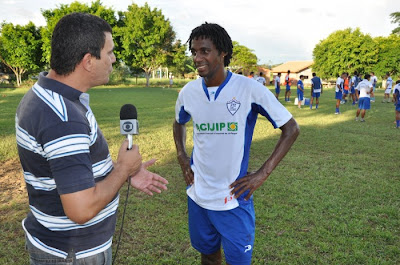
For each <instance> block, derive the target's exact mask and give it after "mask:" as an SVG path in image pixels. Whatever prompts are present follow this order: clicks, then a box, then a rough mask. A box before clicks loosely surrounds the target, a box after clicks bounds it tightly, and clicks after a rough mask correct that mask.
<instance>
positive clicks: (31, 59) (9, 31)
mask: <svg viewBox="0 0 400 265" xmlns="http://www.w3.org/2000/svg"><path fill="white" fill-rule="evenodd" d="M41 45H42V37H41V36H40V29H37V28H36V26H35V25H34V24H33V23H32V22H29V23H28V24H27V25H26V26H20V25H16V26H14V25H13V24H12V23H3V24H2V25H1V36H0V60H1V62H2V63H3V64H4V65H6V66H7V67H8V68H10V69H11V70H12V72H13V73H14V74H15V77H16V79H17V86H20V85H21V82H22V76H23V75H24V74H25V73H27V72H29V71H35V70H38V69H39V68H40V67H41V63H40V58H41V50H40V47H41Z"/></svg>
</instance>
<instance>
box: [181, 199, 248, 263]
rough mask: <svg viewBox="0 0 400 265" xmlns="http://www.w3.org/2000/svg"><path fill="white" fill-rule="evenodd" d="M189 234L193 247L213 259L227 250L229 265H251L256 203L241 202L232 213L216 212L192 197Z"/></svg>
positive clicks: (190, 201)
mask: <svg viewBox="0 0 400 265" xmlns="http://www.w3.org/2000/svg"><path fill="white" fill-rule="evenodd" d="M188 213H189V233H190V241H191V243H192V246H193V247H194V248H195V249H196V250H197V251H199V252H200V253H202V254H205V255H209V254H212V253H215V252H216V251H218V250H219V249H220V248H221V243H222V246H223V248H224V254H225V259H226V262H227V263H228V264H243V265H244V264H246V265H247V264H251V256H252V253H253V245H254V235H255V226H256V224H255V219H256V218H255V213H254V205H253V200H249V201H247V202H239V206H238V207H236V208H235V209H232V210H228V211H212V210H207V209H204V208H202V207H200V206H199V205H197V204H196V203H195V202H194V201H193V200H192V199H191V198H190V197H188Z"/></svg>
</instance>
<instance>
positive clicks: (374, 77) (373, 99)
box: [370, 72, 378, 102]
mask: <svg viewBox="0 0 400 265" xmlns="http://www.w3.org/2000/svg"><path fill="white" fill-rule="evenodd" d="M370 82H371V85H372V88H373V91H372V93H373V94H374V96H373V97H371V102H375V88H376V83H378V78H377V77H376V76H375V73H374V72H371V79H370Z"/></svg>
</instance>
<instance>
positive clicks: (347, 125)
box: [0, 81, 400, 265]
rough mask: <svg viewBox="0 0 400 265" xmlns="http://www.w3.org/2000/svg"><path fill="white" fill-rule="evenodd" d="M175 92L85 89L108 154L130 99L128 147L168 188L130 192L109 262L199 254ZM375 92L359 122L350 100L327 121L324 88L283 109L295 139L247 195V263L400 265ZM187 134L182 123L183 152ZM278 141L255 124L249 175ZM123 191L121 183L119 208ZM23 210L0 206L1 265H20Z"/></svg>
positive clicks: (8, 113)
mask: <svg viewBox="0 0 400 265" xmlns="http://www.w3.org/2000/svg"><path fill="white" fill-rule="evenodd" d="M166 84H167V81H166ZM178 89H179V88H178V87H177V86H176V87H174V88H162V87H161V86H160V87H151V88H143V87H99V88H94V89H92V90H91V91H90V95H91V106H92V109H93V112H94V113H95V115H96V119H97V121H98V123H99V125H100V128H102V130H103V133H104V134H105V136H106V138H107V140H108V142H109V146H110V151H111V154H112V155H113V157H114V158H115V156H116V154H117V151H118V148H119V145H120V144H121V142H122V140H123V137H122V136H121V135H120V134H119V110H120V107H121V106H122V105H123V104H125V103H132V104H134V105H135V106H136V107H137V111H138V120H139V123H140V135H138V136H137V137H135V138H134V141H135V143H137V144H138V145H139V146H140V150H141V153H142V155H143V157H144V159H150V158H153V157H154V158H157V159H158V162H157V164H156V165H155V166H153V167H152V170H153V171H155V172H157V173H158V174H160V175H162V176H163V177H165V178H167V179H168V181H169V182H170V184H169V186H168V188H169V189H168V191H167V192H165V193H163V194H161V195H155V196H154V197H153V198H151V197H148V196H147V195H144V194H141V193H139V192H137V191H135V190H133V191H131V192H132V193H131V195H130V197H129V200H128V207H127V213H126V217H125V224H124V232H123V235H122V242H121V246H120V249H119V253H118V258H117V264H185V265H186V264H200V259H199V254H198V253H197V252H196V251H195V250H194V249H193V248H192V247H191V246H190V240H189V235H188V230H187V211H186V194H185V184H184V181H183V177H182V173H181V171H180V168H179V165H178V163H177V161H176V153H175V146H174V142H173V137H172V123H173V121H174V107H175V100H176V97H177V95H178V94H177V90H178ZM26 90H27V89H26V88H25V89H0V96H1V95H6V97H1V98H0V135H1V138H2V141H1V142H0V161H1V162H2V166H3V165H4V162H5V161H9V160H11V159H15V158H16V156H17V154H16V148H15V138H14V115H15V109H16V106H17V104H18V102H19V100H20V98H21V97H22V95H23V93H25V92H26ZM306 91H307V92H306V93H305V95H308V94H309V92H308V90H306ZM293 92H295V91H293ZM376 94H377V102H376V103H372V109H371V110H370V111H368V112H367V115H366V122H365V123H361V122H356V121H354V117H355V112H356V108H355V107H352V106H351V105H349V104H345V105H341V112H342V114H341V115H334V111H335V106H334V105H335V100H334V91H333V90H332V89H327V90H326V91H325V92H324V94H322V97H321V103H320V108H319V109H318V110H309V108H308V107H307V106H304V107H303V109H301V110H299V109H297V106H295V105H294V104H293V103H290V104H289V103H284V105H285V106H287V108H288V109H289V111H290V112H292V114H293V116H294V117H295V119H296V120H297V122H298V123H299V125H300V128H301V133H300V136H299V138H298V140H297V141H296V143H295V144H294V146H293V147H292V149H291V151H290V152H289V153H288V155H287V156H286V157H285V158H284V160H283V161H282V162H281V164H280V165H279V166H278V168H277V169H276V170H275V171H274V172H273V173H272V174H271V176H270V177H269V179H268V180H267V182H266V183H264V185H263V186H262V187H260V189H259V190H257V191H256V192H255V198H254V202H255V209H256V216H257V219H256V225H257V230H256V242H255V247H254V252H253V264H266V263H268V264H400V216H399V212H400V211H399V209H400V197H399V194H400V181H399V180H400V171H399V166H398V158H399V150H400V143H399V137H400V130H396V129H394V124H393V121H394V107H393V105H392V104H386V103H385V104H383V103H380V100H381V99H382V95H383V91H382V90H378V91H377V93H376ZM282 97H283V95H281V98H282ZM292 98H294V96H292ZM281 101H282V99H281ZM191 132H192V129H191V128H190V125H189V126H188V134H189V137H188V148H189V149H191V148H192V142H191V137H190V135H191ZM279 135H280V130H279V129H278V130H274V129H273V128H272V126H271V125H270V124H269V123H268V122H267V121H266V120H265V119H264V118H262V117H260V118H259V120H258V121H257V125H256V128H255V132H254V137H253V145H252V149H251V157H250V170H255V169H257V168H258V167H259V166H260V165H261V164H262V163H263V162H264V161H265V160H266V159H267V157H268V156H269V154H270V153H271V151H272V149H273V148H274V146H275V144H276V141H277V139H278V138H279ZM2 166H0V167H2ZM15 177H16V178H22V176H20V175H19V176H15ZM0 191H1V189H0ZM125 194H126V186H124V187H123V189H122V191H121V206H122V204H123V203H124V201H125ZM1 195H3V193H1ZM122 208H123V207H120V213H119V214H120V216H119V223H118V225H117V232H118V231H119V227H120V221H121V210H122ZM26 212H27V202H26V196H25V195H24V196H20V197H16V199H15V200H12V201H8V202H7V203H6V204H2V205H1V206H0V216H1V217H0V225H1V227H2V237H1V238H0V245H1V246H2V247H1V248H0V264H27V263H28V261H27V253H26V252H25V250H24V238H23V231H22V228H21V224H20V222H21V220H22V218H24V216H25V214H26ZM117 235H118V234H116V236H115V237H114V250H115V246H116V241H117Z"/></svg>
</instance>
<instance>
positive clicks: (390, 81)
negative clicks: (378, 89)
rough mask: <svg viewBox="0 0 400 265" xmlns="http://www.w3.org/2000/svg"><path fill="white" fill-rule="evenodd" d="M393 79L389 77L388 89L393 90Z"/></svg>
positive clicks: (387, 81)
mask: <svg viewBox="0 0 400 265" xmlns="http://www.w3.org/2000/svg"><path fill="white" fill-rule="evenodd" d="M392 84H393V79H392V78H391V77H390V76H389V77H388V79H387V80H386V89H392Z"/></svg>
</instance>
